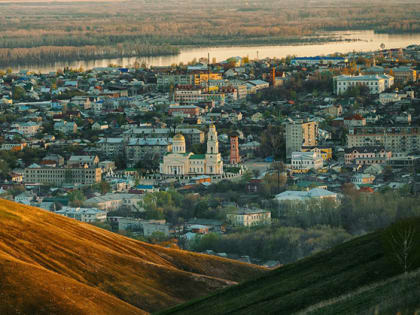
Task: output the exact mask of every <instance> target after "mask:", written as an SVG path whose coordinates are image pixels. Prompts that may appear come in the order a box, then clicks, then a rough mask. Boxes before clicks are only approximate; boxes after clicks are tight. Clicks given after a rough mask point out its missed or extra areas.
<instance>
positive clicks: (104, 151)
mask: <svg viewBox="0 0 420 315" xmlns="http://www.w3.org/2000/svg"><path fill="white" fill-rule="evenodd" d="M124 146H125V142H124V138H102V139H100V140H99V141H98V150H99V152H100V153H101V156H105V157H107V158H115V157H117V156H119V155H121V154H123V153H124Z"/></svg>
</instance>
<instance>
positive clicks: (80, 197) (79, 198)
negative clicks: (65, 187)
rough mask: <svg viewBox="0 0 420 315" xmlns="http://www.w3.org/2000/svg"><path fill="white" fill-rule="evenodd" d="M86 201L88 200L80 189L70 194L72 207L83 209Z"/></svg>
mask: <svg viewBox="0 0 420 315" xmlns="http://www.w3.org/2000/svg"><path fill="white" fill-rule="evenodd" d="M85 200H86V197H85V195H84V193H83V191H81V190H79V189H77V190H73V191H72V192H71V193H70V194H69V201H70V205H71V206H73V207H81V206H82V205H83V202H84V201H85Z"/></svg>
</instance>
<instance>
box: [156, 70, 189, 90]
mask: <svg viewBox="0 0 420 315" xmlns="http://www.w3.org/2000/svg"><path fill="white" fill-rule="evenodd" d="M194 82H195V80H194V76H193V75H192V74H187V73H160V74H158V75H157V86H158V88H162V87H169V86H171V85H173V86H176V85H193V84H194Z"/></svg>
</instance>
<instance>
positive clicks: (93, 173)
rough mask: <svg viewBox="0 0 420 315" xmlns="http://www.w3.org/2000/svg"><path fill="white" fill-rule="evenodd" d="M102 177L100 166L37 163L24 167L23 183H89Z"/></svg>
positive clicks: (97, 181) (59, 184)
mask: <svg viewBox="0 0 420 315" xmlns="http://www.w3.org/2000/svg"><path fill="white" fill-rule="evenodd" d="M101 179H102V171H101V169H100V168H55V167H41V166H39V165H37V164H32V165H31V166H29V167H27V168H25V176H24V182H25V183H43V184H50V185H56V186H62V185H63V184H83V185H91V184H96V183H99V182H100V181H101Z"/></svg>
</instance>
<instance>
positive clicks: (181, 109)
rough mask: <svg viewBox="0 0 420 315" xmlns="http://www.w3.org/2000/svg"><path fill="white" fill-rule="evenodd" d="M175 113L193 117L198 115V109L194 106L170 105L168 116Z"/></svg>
mask: <svg viewBox="0 0 420 315" xmlns="http://www.w3.org/2000/svg"><path fill="white" fill-rule="evenodd" d="M175 113H182V114H184V115H186V116H188V117H195V116H198V115H200V107H198V106H195V105H178V104H173V105H170V106H169V109H168V114H169V115H171V116H172V115H174V114H175Z"/></svg>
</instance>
